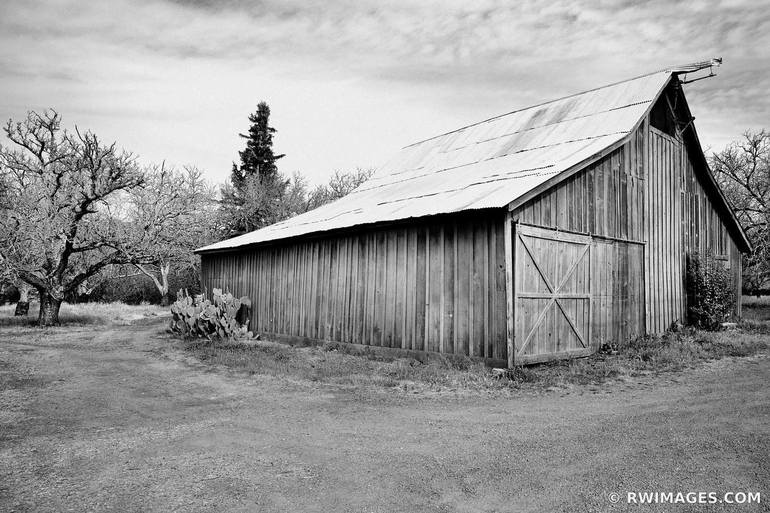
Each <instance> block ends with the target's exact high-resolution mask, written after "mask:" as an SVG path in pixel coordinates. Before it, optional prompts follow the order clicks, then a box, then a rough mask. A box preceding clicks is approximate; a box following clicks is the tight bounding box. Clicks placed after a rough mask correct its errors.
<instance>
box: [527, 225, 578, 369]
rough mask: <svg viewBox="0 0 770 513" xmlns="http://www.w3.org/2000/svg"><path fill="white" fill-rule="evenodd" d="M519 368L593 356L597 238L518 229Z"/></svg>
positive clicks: (529, 227)
mask: <svg viewBox="0 0 770 513" xmlns="http://www.w3.org/2000/svg"><path fill="white" fill-rule="evenodd" d="M513 232H514V233H513V238H514V255H513V258H514V260H515V265H514V269H515V274H514V287H513V290H514V312H513V315H514V363H515V364H517V365H519V364H524V363H535V362H540V361H546V360H553V359H557V358H564V357H566V356H581V355H585V354H589V353H590V352H591V348H590V342H589V341H590V339H591V334H590V327H591V284H590V271H591V255H590V252H591V238H590V237H588V236H584V235H578V234H573V233H564V232H558V231H555V230H548V229H544V228H536V227H533V226H525V225H518V224H517V225H514V230H513Z"/></svg>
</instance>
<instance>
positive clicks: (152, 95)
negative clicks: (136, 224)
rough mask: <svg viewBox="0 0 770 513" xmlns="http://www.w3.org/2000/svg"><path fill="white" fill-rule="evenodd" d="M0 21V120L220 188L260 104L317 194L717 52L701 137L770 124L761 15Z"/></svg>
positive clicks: (342, 1)
mask: <svg viewBox="0 0 770 513" xmlns="http://www.w3.org/2000/svg"><path fill="white" fill-rule="evenodd" d="M3 14H4V15H3V17H2V18H1V19H0V65H2V68H3V74H2V75H1V76H0V115H1V116H3V117H8V116H11V115H15V116H18V115H19V113H20V112H22V111H23V110H26V109H27V108H39V107H42V106H47V105H49V104H51V103H56V104H57V105H60V106H61V107H60V108H62V109H67V112H65V116H68V117H73V118H74V117H76V118H77V120H78V121H79V122H81V123H82V122H83V120H85V121H87V122H89V123H92V124H93V125H95V128H99V129H100V130H103V131H106V132H107V133H109V134H111V136H112V137H114V138H116V139H118V140H120V141H121V142H123V143H124V144H126V145H127V146H130V147H132V148H135V149H136V150H137V151H139V152H140V153H141V154H142V155H143V156H145V157H146V158H148V159H160V158H167V157H168V158H171V159H172V160H173V159H175V160H179V161H193V162H196V163H198V164H200V165H202V166H203V167H208V168H209V169H210V170H211V172H212V173H213V175H212V176H215V177H216V178H217V179H223V178H224V177H225V176H226V173H227V170H228V169H229V161H230V160H231V159H232V158H234V156H235V155H236V151H237V149H238V148H237V146H238V144H240V141H239V140H238V139H237V136H236V135H235V134H237V133H238V132H239V131H242V130H243V129H244V128H245V127H244V123H245V121H244V120H245V117H246V114H247V113H248V112H249V111H250V110H251V109H253V107H254V106H255V105H256V102H257V101H259V100H260V99H268V100H269V101H271V103H272V104H274V109H273V112H274V117H275V121H276V124H277V123H278V122H280V123H281V124H280V125H277V126H278V128H279V135H278V137H277V139H276V143H277V144H281V145H284V146H283V147H282V148H281V150H282V151H284V152H285V153H287V154H288V155H289V156H287V158H286V159H284V160H283V161H282V163H283V164H284V166H286V167H289V168H290V169H287V171H292V170H294V169H301V170H302V171H303V172H307V173H309V174H310V175H311V176H313V177H316V178H317V179H319V180H320V179H322V178H323V176H324V175H325V174H328V173H330V172H331V171H332V170H333V169H334V167H354V166H356V165H371V164H376V163H378V162H381V161H382V160H383V159H384V158H385V157H386V156H387V154H388V153H389V152H390V151H392V150H394V149H396V148H397V147H399V146H401V145H404V144H407V143H409V142H411V141H412V140H416V139H422V138H424V137H427V136H430V135H433V133H434V132H443V131H446V130H449V129H452V128H454V127H456V126H460V125H464V124H467V123H469V122H473V121H475V120H478V119H480V118H485V117H488V116H492V115H495V114H499V113H501V112H506V111H510V110H512V109H514V108H519V107H524V106H527V105H530V104H534V103H539V102H542V101H545V100H549V99H553V98H556V97H559V96H563V95H566V94H571V93H575V92H578V91H581V90H585V89H589V88H593V87H596V86H599V85H603V84H606V83H610V82H614V81H617V80H622V79H625V78H628V77H631V76H635V75H638V74H640V73H643V72H646V71H651V70H655V69H660V68H663V67H665V66H668V65H670V64H676V63H687V62H692V61H697V60H703V59H707V58H710V57H714V56H720V55H721V56H723V57H724V58H725V65H724V67H723V68H722V69H721V70H720V76H719V77H718V78H716V79H710V80H706V81H702V82H698V83H696V84H692V85H690V86H687V88H686V91H687V94H688V96H689V97H690V101H691V103H692V106H693V111H694V113H695V115H696V116H697V117H698V121H697V123H698V127H699V130H700V132H701V138H702V140H703V141H704V142H706V143H707V144H709V145H714V146H717V147H718V146H721V145H723V144H725V143H726V142H727V141H728V140H729V139H730V138H734V137H736V136H737V135H738V134H739V133H740V132H741V131H743V130H744V129H745V128H758V127H759V125H761V124H762V123H766V120H767V119H769V118H768V114H769V113H770V105H768V99H767V95H766V93H765V91H767V90H768V89H769V88H770V69H768V64H767V55H766V48H768V47H770V14H769V13H768V12H767V9H765V8H764V6H763V5H761V3H760V2H751V1H746V2H740V1H733V2H727V1H725V2H721V1H716V0H709V1H702V2H672V1H662V0H660V1H651V2H644V3H642V2H636V1H633V0H626V1H623V2H615V1H589V0H585V1H576V0H557V1H554V2H548V3H547V4H544V3H543V2H537V1H535V0H523V1H521V2H505V1H496V0H479V1H475V2H467V1H460V0H446V1H439V0H426V1H421V2H413V1H408V0H392V1H389V2H380V1H374V0H358V1H355V0H338V1H333V2H308V1H300V0H260V1H256V2H254V1H246V0H243V1H238V0H232V1H214V0H202V1H168V0H140V1H136V2H129V1H128V0H115V1H111V2H85V3H84V2H75V1H71V0H62V1H42V0H37V1H28V2H14V3H13V4H12V5H10V6H4V13H3ZM319 125H322V128H319Z"/></svg>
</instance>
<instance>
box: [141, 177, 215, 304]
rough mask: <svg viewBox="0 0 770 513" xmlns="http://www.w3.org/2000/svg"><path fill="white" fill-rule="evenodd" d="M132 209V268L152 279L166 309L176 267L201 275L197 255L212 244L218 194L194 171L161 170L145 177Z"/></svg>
mask: <svg viewBox="0 0 770 513" xmlns="http://www.w3.org/2000/svg"><path fill="white" fill-rule="evenodd" d="M128 204H129V207H128V209H129V212H128V217H129V219H130V221H129V224H130V226H131V227H132V229H131V231H130V236H129V237H130V247H131V248H132V253H133V255H134V260H133V261H132V263H133V264H134V265H135V266H136V268H137V269H138V270H139V271H140V272H141V273H143V274H144V275H146V276H148V277H149V278H150V279H151V280H152V282H153V283H154V284H155V286H156V287H157V289H158V292H160V295H161V304H163V305H164V306H165V305H167V304H168V300H169V298H168V289H169V283H168V276H169V273H170V271H171V269H172V267H175V268H176V269H177V271H179V270H185V269H186V270H189V271H191V272H197V267H198V266H197V264H198V257H197V256H196V255H195V254H193V250H194V249H195V248H198V247H200V246H203V245H205V244H206V243H208V242H210V241H211V240H212V239H213V216H214V208H215V200H214V189H213V188H212V187H211V186H210V185H209V184H208V183H207V182H206V181H205V180H204V179H203V176H202V173H201V171H200V170H198V169H197V168H195V167H192V166H189V167H185V168H184V169H183V170H182V171H177V170H174V169H171V168H168V167H166V166H165V165H161V166H156V167H154V168H152V169H149V170H148V171H147V172H146V173H145V183H144V184H143V185H142V186H141V187H136V188H134V189H132V190H131V191H130V192H129V194H128Z"/></svg>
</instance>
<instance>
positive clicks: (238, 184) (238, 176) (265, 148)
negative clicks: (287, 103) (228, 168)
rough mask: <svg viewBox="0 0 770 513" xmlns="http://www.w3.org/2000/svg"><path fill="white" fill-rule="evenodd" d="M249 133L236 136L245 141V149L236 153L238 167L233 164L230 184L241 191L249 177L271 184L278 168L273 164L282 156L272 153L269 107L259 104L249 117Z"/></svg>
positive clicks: (271, 128)
mask: <svg viewBox="0 0 770 513" xmlns="http://www.w3.org/2000/svg"><path fill="white" fill-rule="evenodd" d="M249 122H251V126H250V127H249V132H248V133H247V134H238V135H240V136H241V137H243V138H244V139H246V148H245V149H244V150H243V151H240V152H238V155H239V156H240V159H241V164H240V166H238V165H236V164H235V163H233V169H232V173H231V175H232V176H231V182H232V184H233V187H235V188H236V189H237V190H239V191H242V190H243V187H244V184H245V181H246V179H247V178H249V177H251V176H258V177H259V180H260V182H262V183H263V184H265V185H268V184H270V183H271V182H273V181H274V180H275V179H276V178H277V176H278V166H276V165H275V162H276V161H277V160H278V159H280V158H282V157H283V155H276V154H274V153H273V134H275V128H273V127H272V126H270V106H268V104H267V103H265V102H259V104H258V105H257V111H256V112H255V113H253V114H250V115H249Z"/></svg>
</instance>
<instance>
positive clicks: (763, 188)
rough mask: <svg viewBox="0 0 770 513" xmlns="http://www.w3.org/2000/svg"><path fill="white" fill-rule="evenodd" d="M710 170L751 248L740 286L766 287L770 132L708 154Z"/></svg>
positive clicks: (768, 273)
mask: <svg viewBox="0 0 770 513" xmlns="http://www.w3.org/2000/svg"><path fill="white" fill-rule="evenodd" d="M711 168H712V169H713V171H714V175H715V176H716V178H717V180H718V181H719V183H720V185H721V186H722V189H723V190H724V192H725V195H726V196H727V199H728V201H729V202H730V204H731V205H732V207H733V209H734V210H735V214H736V216H737V217H738V220H739V221H740V223H741V225H742V226H743V228H744V229H745V230H746V234H747V235H748V237H749V240H750V241H751V243H752V245H753V246H754V252H753V253H752V254H751V255H747V256H745V257H744V266H743V268H744V269H743V271H744V272H743V280H744V287H745V288H746V289H748V290H757V289H760V288H766V286H767V283H768V281H770V132H766V131H765V130H761V131H759V132H751V131H749V132H746V133H745V134H743V139H742V140H740V141H737V142H734V143H732V144H730V145H729V146H728V147H727V148H725V149H724V150H723V151H721V152H719V153H715V154H713V155H712V157H711Z"/></svg>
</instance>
